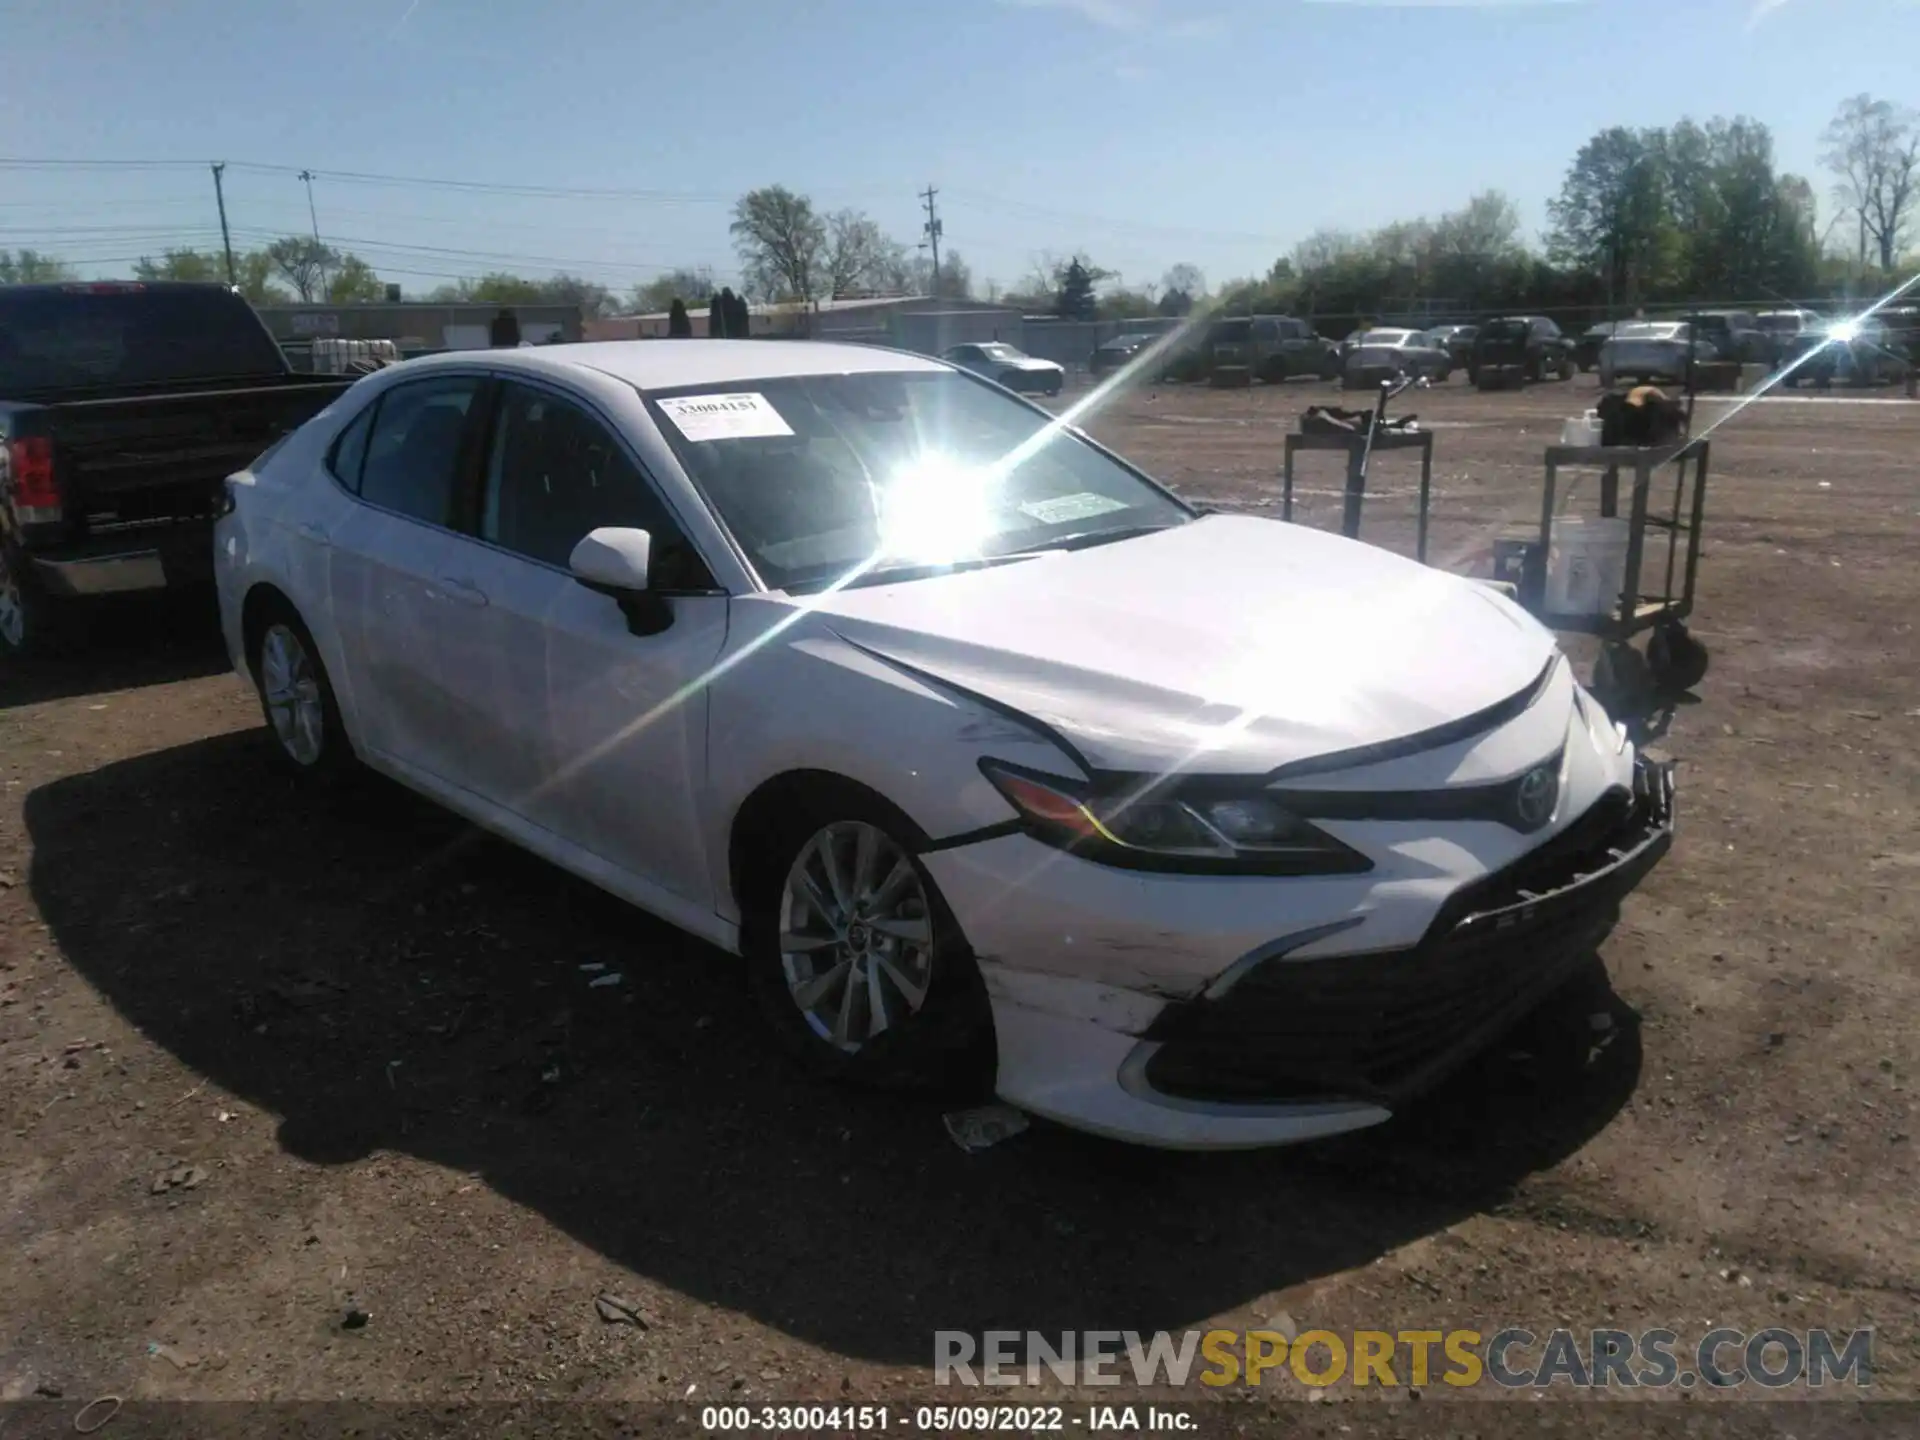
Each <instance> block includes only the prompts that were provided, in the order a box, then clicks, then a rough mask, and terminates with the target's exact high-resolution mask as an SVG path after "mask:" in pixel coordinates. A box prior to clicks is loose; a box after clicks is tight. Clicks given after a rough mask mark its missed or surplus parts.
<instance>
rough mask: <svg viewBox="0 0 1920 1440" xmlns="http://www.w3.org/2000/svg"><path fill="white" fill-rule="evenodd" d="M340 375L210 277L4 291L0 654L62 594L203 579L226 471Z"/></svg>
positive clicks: (24, 639) (43, 625) (44, 622)
mask: <svg viewBox="0 0 1920 1440" xmlns="http://www.w3.org/2000/svg"><path fill="white" fill-rule="evenodd" d="M183 370H184V371H185V372H186V373H181V372H182V371H183ZM196 372H197V373H196ZM352 383H353V381H352V380H351V379H349V378H341V377H335V376H325V375H303V374H299V373H296V372H294V371H292V370H290V369H289V368H288V367H287V364H286V361H285V358H284V357H283V356H282V355H281V353H280V350H279V347H278V346H276V345H275V344H274V343H273V341H272V338H271V337H270V336H269V335H268V334H267V332H266V329H265V327H264V326H262V325H261V323H260V321H259V318H258V317H257V316H255V315H254V314H253V313H252V311H251V310H250V309H249V308H248V307H247V305H246V302H245V301H244V300H242V299H241V298H240V297H239V296H238V295H236V294H234V293H233V292H231V291H229V290H227V289H225V287H222V286H217V285H208V286H198V285H193V286H189V285H154V286H144V285H119V284H107V285H71V286H12V287H6V289H4V290H0V657H4V656H6V655H7V654H9V653H20V652H25V651H34V650H42V651H44V650H46V649H49V648H52V647H53V646H54V645H55V644H57V641H58V638H59V631H60V629H61V627H60V625H59V624H58V621H59V620H60V619H61V618H62V616H63V614H64V609H65V607H66V605H67V604H68V603H70V602H72V601H73V600H76V599H79V598H83V597H88V596H96V595H105V594H121V593H126V592H130V591H144V590H157V589H162V588H173V587H178V586H185V585H194V584H201V583H207V582H210V581H211V579H212V573H213V555H212V543H213V538H212V532H213V521H214V519H215V518H216V517H217V515H218V513H219V507H220V505H221V503H222V501H223V498H224V490H225V480H226V477H227V476H228V475H230V474H232V473H233V472H234V471H236V470H240V469H243V468H244V467H245V466H246V465H248V464H249V463H250V462H251V461H253V460H254V459H255V458H256V457H257V456H258V455H259V454H260V453H261V452H262V451H263V450H265V449H267V448H268V447H269V446H271V445H272V444H273V443H274V442H275V441H276V440H278V439H279V438H280V437H281V436H283V435H285V434H287V433H289V432H291V431H292V430H294V429H296V428H298V427H299V426H300V425H301V424H303V423H305V422H306V421H307V420H308V419H310V418H311V417H312V416H314V415H316V414H318V413H319V412H320V411H321V410H323V409H325V408H326V406H327V405H329V404H331V403H332V401H333V400H334V399H335V398H336V397H338V396H339V395H341V394H344V393H345V392H346V390H347V389H348V387H349V386H350V385H351V384H352Z"/></svg>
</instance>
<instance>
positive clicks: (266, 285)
mask: <svg viewBox="0 0 1920 1440" xmlns="http://www.w3.org/2000/svg"><path fill="white" fill-rule="evenodd" d="M273 272H274V265H273V259H272V257H271V256H269V255H268V254H267V252H266V251H264V250H249V251H247V252H246V253H245V254H244V255H238V256H235V257H234V262H233V273H234V283H235V284H237V285H238V286H239V287H240V293H241V294H242V295H244V296H246V297H247V301H248V303H249V304H253V305H285V304H286V303H287V302H288V301H290V300H292V299H293V297H292V296H291V295H289V294H288V293H287V292H286V291H285V290H282V289H281V288H280V287H279V286H278V285H276V284H274V283H273ZM225 274H226V265H225V261H224V260H223V261H222V262H221V276H222V278H224V277H225Z"/></svg>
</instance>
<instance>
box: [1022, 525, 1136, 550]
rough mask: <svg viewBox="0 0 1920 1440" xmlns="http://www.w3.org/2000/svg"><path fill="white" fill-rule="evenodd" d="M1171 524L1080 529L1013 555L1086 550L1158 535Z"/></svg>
mask: <svg viewBox="0 0 1920 1440" xmlns="http://www.w3.org/2000/svg"><path fill="white" fill-rule="evenodd" d="M1173 528H1174V527H1173V526H1171V525H1122V526H1119V527H1118V528H1116V529H1112V530H1080V531H1076V532H1075V533H1074V534H1072V535H1062V536H1061V537H1060V538H1059V539H1057V540H1046V541H1042V542H1041V543H1040V544H1038V545H1035V546H1033V547H1032V548H1031V549H1027V550H1015V551H1012V552H1011V553H1012V554H1014V555H1044V554H1046V553H1047V551H1049V550H1086V549H1090V548H1091V547H1093V546H1095V545H1108V544H1111V543H1112V542H1113V541H1115V540H1137V539H1139V538H1140V537H1141V536H1142V535H1158V534H1159V533H1160V532H1161V531H1162V530H1171V529H1173Z"/></svg>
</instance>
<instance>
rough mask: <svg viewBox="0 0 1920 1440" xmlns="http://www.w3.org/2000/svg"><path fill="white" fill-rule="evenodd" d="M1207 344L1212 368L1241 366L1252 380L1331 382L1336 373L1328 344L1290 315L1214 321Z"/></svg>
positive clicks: (1331, 347)
mask: <svg viewBox="0 0 1920 1440" xmlns="http://www.w3.org/2000/svg"><path fill="white" fill-rule="evenodd" d="M1210 344H1211V348H1212V352H1213V357H1212V358H1213V364H1214V366H1215V368H1220V367H1223V366H1239V367H1243V368H1245V369H1246V370H1247V371H1248V372H1249V373H1250V374H1251V375H1252V377H1253V378H1254V379H1256V380H1266V381H1270V382H1271V381H1281V380H1291V379H1293V378H1294V377H1295V376H1298V375H1317V376H1319V377H1320V378H1321V379H1323V380H1332V379H1335V378H1337V377H1338V376H1339V374H1340V365H1339V359H1338V356H1337V355H1336V353H1335V350H1334V347H1333V345H1332V343H1331V342H1329V341H1327V340H1326V339H1324V338H1322V337H1321V335H1320V334H1319V333H1318V332H1317V331H1315V329H1314V328H1313V326H1311V325H1309V324H1308V323H1307V322H1306V321H1305V320H1298V319H1295V318H1294V317H1293V316H1291V315H1248V316H1230V317H1228V318H1226V319H1222V320H1218V321H1215V322H1214V327H1213V331H1212V338H1211V342H1210Z"/></svg>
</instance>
